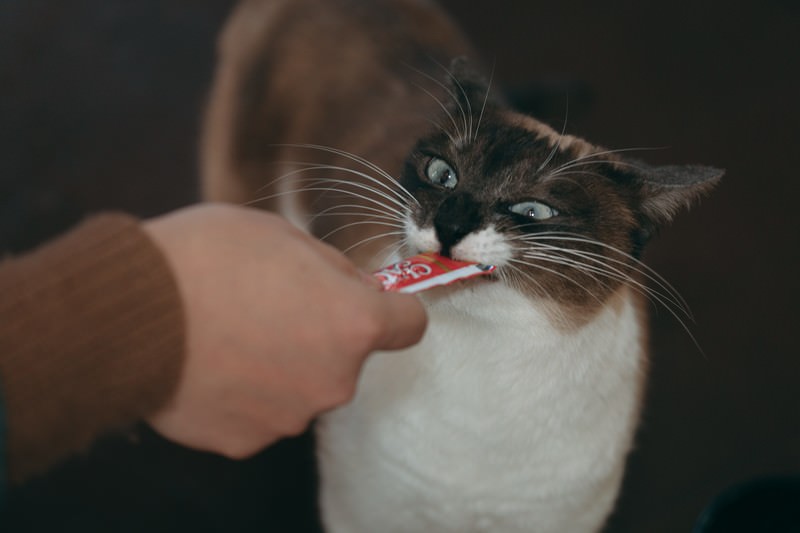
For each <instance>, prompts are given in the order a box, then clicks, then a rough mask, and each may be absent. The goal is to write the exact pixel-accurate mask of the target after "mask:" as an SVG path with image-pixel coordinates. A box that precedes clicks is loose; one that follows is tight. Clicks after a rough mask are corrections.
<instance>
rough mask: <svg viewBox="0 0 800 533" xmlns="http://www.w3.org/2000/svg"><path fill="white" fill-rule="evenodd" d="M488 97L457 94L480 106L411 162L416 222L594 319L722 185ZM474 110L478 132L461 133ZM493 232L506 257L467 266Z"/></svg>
mask: <svg viewBox="0 0 800 533" xmlns="http://www.w3.org/2000/svg"><path fill="white" fill-rule="evenodd" d="M485 91H486V88H485V87H480V86H479V84H476V83H475V82H474V81H473V80H463V81H459V82H456V88H455V89H454V91H453V93H454V94H463V95H465V97H466V98H469V97H471V98H472V101H471V102H470V103H467V100H466V99H465V100H463V101H462V102H459V103H457V104H456V105H454V106H453V109H451V113H452V116H453V117H455V120H454V121H450V119H449V117H444V118H443V119H442V120H441V121H440V123H441V124H448V123H449V124H453V126H454V127H453V128H452V129H444V128H442V129H440V130H439V131H437V132H435V133H433V134H432V135H431V136H430V137H427V138H425V139H422V140H421V141H420V142H419V143H418V144H417V146H416V147H415V148H414V150H413V152H412V154H411V155H410V157H409V158H408V160H407V162H406V165H405V170H404V173H403V180H402V184H403V186H405V187H406V189H408V191H409V192H410V193H411V194H412V195H413V196H414V197H415V198H416V199H417V201H418V202H419V205H418V206H417V205H415V206H414V207H413V208H412V209H411V212H410V214H409V219H410V221H411V223H412V224H413V226H414V229H415V230H431V229H432V230H433V233H434V234H435V241H436V243H437V244H438V251H439V252H441V253H444V254H447V255H453V256H455V258H457V259H465V260H478V261H481V262H487V263H495V264H498V267H499V268H498V277H499V278H501V279H502V280H504V281H505V282H507V283H512V284H514V285H515V286H517V287H519V288H520V289H522V290H523V291H525V292H526V293H528V294H529V295H531V296H534V297H543V298H548V299H551V300H554V301H556V302H557V303H559V304H563V305H567V306H570V307H580V308H594V307H596V306H597V305H602V304H603V303H604V302H605V301H606V300H607V299H608V298H609V297H610V295H612V294H613V293H615V292H616V291H617V289H618V288H619V287H620V286H621V285H622V284H636V283H639V281H640V278H642V277H643V276H644V273H643V267H642V266H641V265H640V263H639V262H638V258H639V257H640V255H641V252H642V247H643V246H644V244H645V243H646V242H647V240H648V238H649V237H650V236H651V235H652V233H653V232H654V231H655V229H656V228H657V227H658V226H660V225H661V224H663V223H665V222H667V221H668V220H669V219H670V218H671V216H672V214H673V213H674V210H675V209H676V208H677V207H679V206H681V205H684V204H687V203H689V202H690V201H691V200H692V199H693V198H694V197H695V196H697V195H698V194H699V193H701V192H703V191H704V190H705V189H707V188H709V187H710V186H711V184H713V183H714V182H715V181H716V180H717V179H718V178H719V176H720V175H721V172H720V171H717V170H716V169H709V168H706V167H666V168H661V169H656V168H652V167H648V166H646V165H645V164H643V163H640V162H629V161H624V160H623V159H622V158H620V157H619V156H618V155H617V154H615V153H612V152H609V151H608V150H605V149H603V148H599V147H596V146H593V145H590V144H589V143H587V142H585V141H583V140H580V139H576V138H574V137H571V136H561V135H558V134H557V133H556V132H554V131H553V130H552V129H550V128H549V127H547V126H545V125H543V124H541V123H539V122H537V121H535V120H533V119H531V118H529V117H525V116H522V115H519V114H516V113H513V112H511V111H509V110H507V109H505V108H503V107H502V106H501V105H498V104H496V103H493V102H492V103H489V104H487V105H486V106H484V105H483V103H482V100H484V99H485V94H486V93H485ZM476 96H477V97H478V98H476ZM462 109H463V110H465V111H464V115H460V114H461V113H462V111H461V110H462ZM468 110H472V113H471V114H472V115H473V116H472V128H470V127H465V128H456V127H455V126H457V125H459V122H460V120H459V116H466V115H469V114H470V112H469V111H468ZM464 122H466V123H467V124H469V118H467V119H466V120H465V121H464ZM478 123H479V126H478ZM456 130H460V131H456ZM476 130H477V131H476ZM465 131H466V132H467V134H466V135H465ZM470 131H476V133H474V134H472V133H469V132H470ZM441 168H445V169H446V171H445V172H444V174H441V172H440V173H437V172H436V169H441ZM431 173H432V174H433V179H431ZM440 174H441V175H443V176H445V177H446V181H445V182H444V183H442V180H441V179H440ZM437 180H438V181H437ZM530 207H535V208H536V209H530V210H529V209H528V208H530ZM482 232H483V235H495V237H494V238H493V239H494V240H492V239H490V242H495V241H498V242H500V241H504V242H505V247H502V246H501V247H500V250H499V251H498V250H497V249H496V247H495V248H491V250H488V249H487V251H486V252H485V253H483V255H482V256H481V254H480V253H478V254H477V256H476V255H473V256H472V257H458V254H459V253H463V252H460V251H459V243H461V242H465V241H464V239H467V238H469V236H473V237H474V236H475V235H477V234H480V233H482ZM429 234H430V232H429ZM411 244H412V247H413V245H414V243H413V242H412V243H411ZM427 244H428V245H430V241H428V243H427ZM434 247H435V246H434ZM412 251H417V250H412ZM420 251H422V250H420ZM493 254H494V257H493ZM642 290H644V289H642Z"/></svg>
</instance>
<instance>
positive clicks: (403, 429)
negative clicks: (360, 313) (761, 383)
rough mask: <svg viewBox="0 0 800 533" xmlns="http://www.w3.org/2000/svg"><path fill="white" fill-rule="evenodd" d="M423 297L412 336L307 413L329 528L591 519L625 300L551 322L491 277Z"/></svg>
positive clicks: (623, 440)
mask: <svg viewBox="0 0 800 533" xmlns="http://www.w3.org/2000/svg"><path fill="white" fill-rule="evenodd" d="M427 303H428V310H429V315H430V327H429V330H428V332H427V333H426V336H425V338H424V339H423V341H422V343H420V344H419V345H418V346H416V347H414V348H412V349H410V350H406V351H403V352H396V353H381V354H376V355H375V356H373V357H372V358H371V359H370V360H369V362H368V363H367V365H366V367H365V369H364V373H363V375H362V379H361V382H360V384H359V391H358V394H357V396H356V398H355V400H354V401H353V403H352V404H350V405H348V406H346V407H344V408H342V409H339V410H336V411H334V412H332V413H330V414H329V415H327V416H325V417H324V418H323V419H322V420H321V421H320V423H319V426H318V438H319V456H320V457H319V459H320V474H321V478H322V489H321V490H322V493H321V503H322V508H323V515H324V519H325V523H326V528H327V529H328V531H330V532H347V533H358V532H377V531H380V532H392V531H397V532H400V531H403V532H412V531H413V532H416V531H419V532H428V531H453V532H456V531H457V532H470V531H475V532H477V531H492V532H503V531H526V532H534V531H535V532H550V531H552V532H565V531H569V532H575V533H577V532H581V531H596V530H597V529H599V528H600V527H601V526H602V524H603V522H604V519H605V517H606V515H607V514H608V512H609V511H610V508H611V506H612V504H613V502H614V499H615V497H616V493H617V490H618V486H619V482H620V479H621V475H622V471H623V467H624V462H625V456H626V454H627V452H628V450H629V448H630V445H631V438H632V433H633V429H634V427H635V419H636V416H637V413H638V406H637V403H638V398H639V388H640V384H641V382H642V380H641V376H640V373H641V372H642V360H641V359H642V355H641V348H640V344H641V343H640V339H639V337H640V331H639V326H638V321H637V319H636V316H635V310H634V306H633V304H632V303H631V302H627V301H626V302H625V303H623V305H622V306H619V307H618V308H617V309H606V310H605V311H603V312H601V313H600V314H599V315H598V316H596V317H595V318H594V319H593V320H592V321H591V322H590V323H589V324H587V325H586V326H584V327H582V328H581V329H579V330H577V331H559V330H557V329H555V328H553V327H552V325H551V323H550V322H549V321H548V319H547V318H546V316H545V315H544V313H542V312H541V310H539V309H537V307H536V305H535V304H534V303H533V302H531V301H530V300H528V299H526V298H524V297H522V296H520V295H519V294H517V293H516V292H515V291H513V290H511V289H510V288H508V287H506V286H504V285H502V284H500V283H491V282H489V283H478V284H474V285H473V286H471V287H469V288H466V289H461V290H458V291H451V290H447V289H445V290H443V291H441V292H440V293H439V294H436V295H434V296H432V297H430V298H429V301H428V302H427Z"/></svg>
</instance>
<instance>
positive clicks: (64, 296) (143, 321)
mask: <svg viewBox="0 0 800 533" xmlns="http://www.w3.org/2000/svg"><path fill="white" fill-rule="evenodd" d="M183 351H184V325H183V312H182V309H181V301H180V295H179V293H178V287H177V285H176V282H175V280H174V279H173V277H172V274H171V272H170V270H169V268H168V266H167V262H166V259H165V258H164V257H163V256H162V254H161V252H160V251H159V250H158V248H157V247H156V245H155V244H154V243H153V242H152V241H150V240H149V238H148V237H147V235H146V233H145V232H144V231H143V230H142V228H141V227H140V225H139V223H138V221H137V220H136V219H134V218H132V217H129V216H127V215H122V214H107V215H98V216H96V217H94V218H91V219H89V220H88V221H86V222H84V223H83V224H81V225H80V226H78V227H77V228H75V229H73V230H72V231H71V232H69V233H68V234H66V235H65V236H63V237H60V238H59V239H57V240H55V241H53V242H51V243H48V244H47V245H45V246H44V247H42V248H40V249H38V250H36V251H34V252H32V253H30V254H27V255H24V256H21V257H19V258H12V259H6V260H5V261H3V262H0V394H2V395H3V399H4V402H3V403H4V404H5V409H6V422H7V435H8V442H7V443H6V444H7V451H8V457H7V460H8V471H9V476H10V478H11V482H12V483H19V482H21V481H23V480H25V479H27V478H29V477H30V476H32V475H35V474H37V473H41V472H43V471H44V470H45V469H47V468H48V467H49V466H52V465H53V464H55V463H56V462H58V461H59V460H61V459H64V458H65V457H67V456H68V455H70V454H72V453H74V452H77V451H82V450H85V449H86V448H88V446H89V445H90V444H91V443H92V441H93V440H94V439H95V438H97V437H98V436H99V435H101V434H103V433H106V432H108V431H112V430H118V429H125V428H128V427H130V426H131V425H133V424H134V423H135V422H136V421H138V420H140V419H141V418H142V417H143V416H145V415H148V414H150V413H152V412H153V411H154V410H155V409H157V408H158V407H160V406H161V405H163V404H164V403H165V402H166V401H167V400H168V399H169V397H170V395H171V394H172V392H173V390H174V389H175V387H176V385H177V382H178V379H179V377H180V370H181V366H182V363H183ZM0 460H2V459H0Z"/></svg>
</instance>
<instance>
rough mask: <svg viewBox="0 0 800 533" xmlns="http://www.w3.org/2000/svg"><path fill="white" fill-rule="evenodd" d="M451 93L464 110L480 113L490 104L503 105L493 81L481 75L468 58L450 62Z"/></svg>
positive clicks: (458, 58) (459, 58)
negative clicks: (493, 87) (494, 88)
mask: <svg viewBox="0 0 800 533" xmlns="http://www.w3.org/2000/svg"><path fill="white" fill-rule="evenodd" d="M448 71H449V74H450V76H449V85H450V92H451V94H452V95H453V97H454V98H455V99H456V102H457V104H458V105H459V106H461V107H462V108H463V109H464V110H472V111H473V112H474V113H479V112H480V111H481V109H483V108H484V106H486V105H490V104H497V105H501V104H503V101H502V99H501V97H500V96H499V95H497V94H496V91H493V90H492V87H491V86H492V83H491V80H489V79H487V78H486V77H485V76H483V75H482V74H480V73H479V72H478V70H477V69H476V68H475V67H474V65H473V63H472V62H471V61H470V60H469V59H468V58H466V57H463V56H461V57H457V58H455V59H453V60H452V61H451V62H450V68H449V69H448Z"/></svg>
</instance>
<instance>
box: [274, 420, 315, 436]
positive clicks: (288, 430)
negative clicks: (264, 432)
mask: <svg viewBox="0 0 800 533" xmlns="http://www.w3.org/2000/svg"><path fill="white" fill-rule="evenodd" d="M309 422H310V421H309V420H306V419H305V418H301V417H292V418H289V419H287V420H286V421H285V422H284V423H283V427H282V431H281V433H283V435H284V436H285V437H299V436H300V435H302V434H303V433H305V431H306V429H307V428H308V424H309Z"/></svg>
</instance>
